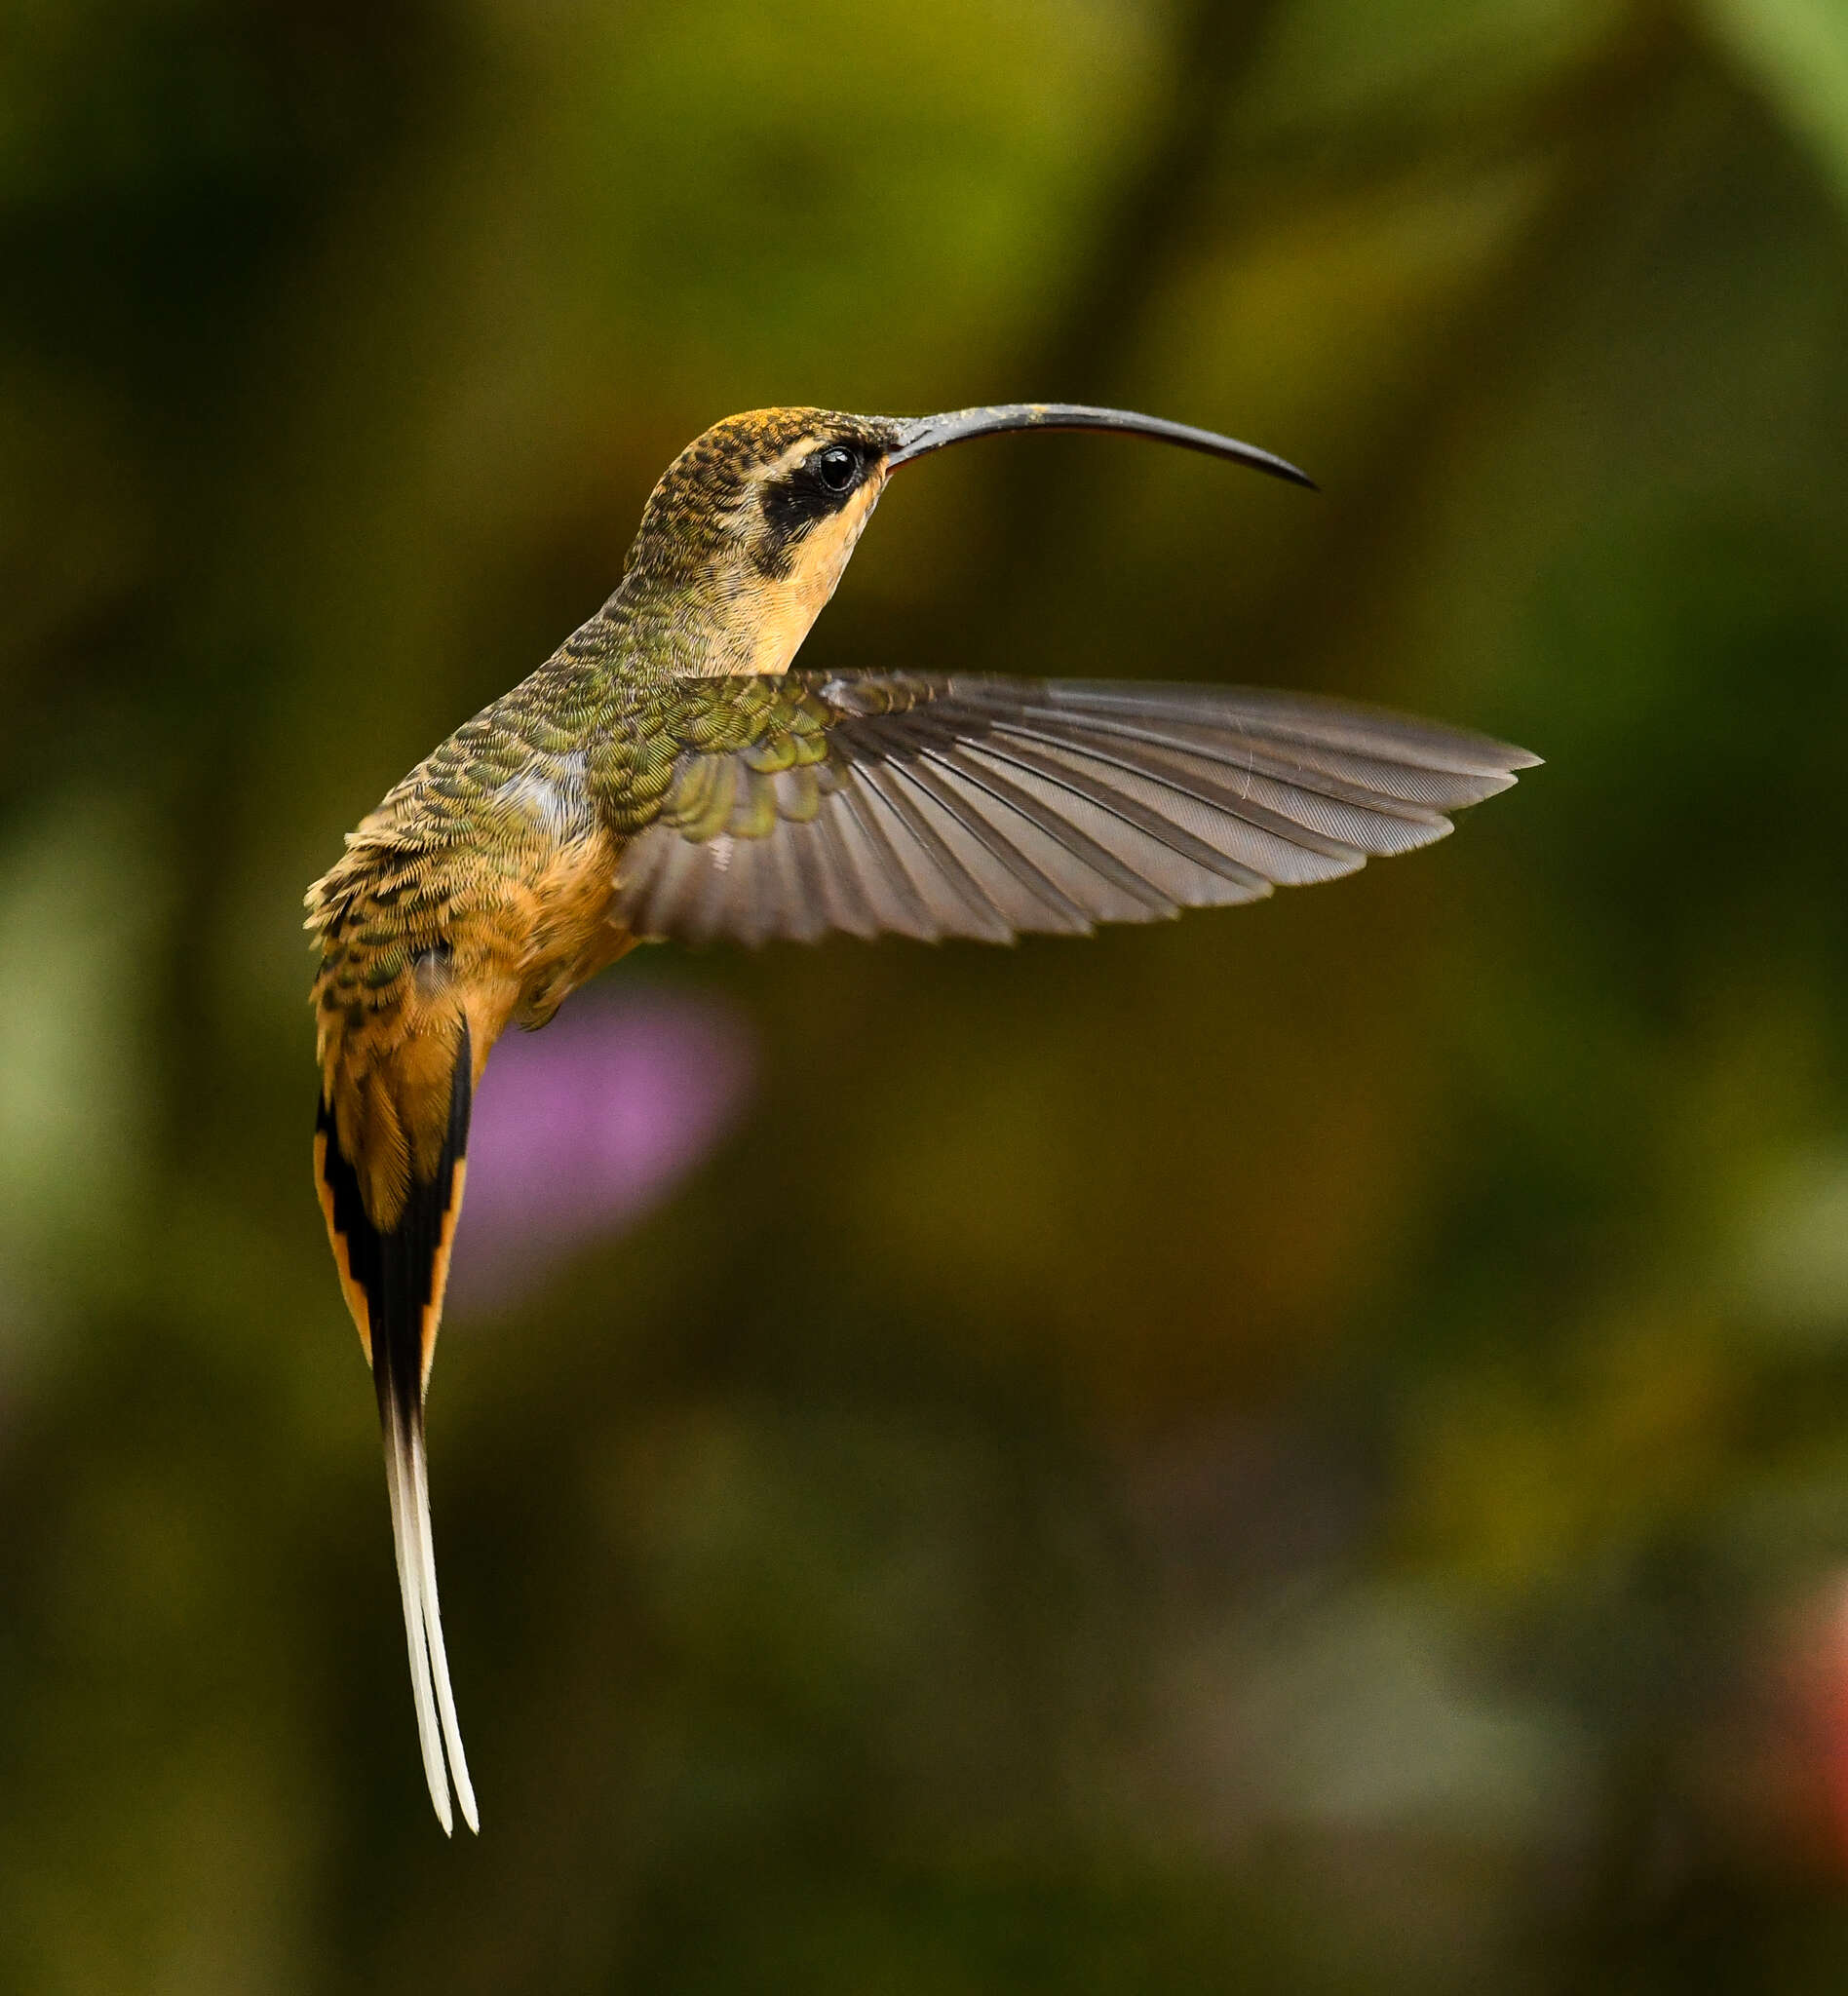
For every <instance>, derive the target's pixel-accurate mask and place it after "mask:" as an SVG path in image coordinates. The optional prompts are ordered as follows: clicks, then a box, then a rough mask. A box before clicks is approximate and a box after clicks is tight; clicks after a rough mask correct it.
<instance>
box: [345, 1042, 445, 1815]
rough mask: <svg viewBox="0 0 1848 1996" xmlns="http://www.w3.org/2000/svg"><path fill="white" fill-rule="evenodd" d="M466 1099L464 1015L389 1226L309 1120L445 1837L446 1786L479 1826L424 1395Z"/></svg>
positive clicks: (421, 1736) (422, 1741)
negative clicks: (442, 1572) (446, 1078)
mask: <svg viewBox="0 0 1848 1996" xmlns="http://www.w3.org/2000/svg"><path fill="white" fill-rule="evenodd" d="M470 1095H471V1060H470V1049H469V1033H468V1026H467V1024H466V1022H465V1023H464V1024H463V1026H462V1030H461V1036H460V1045H459V1047H458V1048H457V1051H456V1056H455V1063H454V1067H453V1070H452V1073H451V1076H450V1083H449V1107H448V1118H447V1126H446V1132H445V1134H444V1138H443V1145H442V1151H441V1156H440V1159H439V1161H438V1166H437V1170H436V1171H435V1173H434V1175H432V1176H431V1177H430V1178H428V1179H427V1180H426V1179H424V1178H423V1177H421V1176H420V1175H418V1174H417V1173H416V1172H415V1171H413V1172H412V1174H411V1180H410V1185H409V1189H408V1192H407V1194H406V1196H405V1198H404V1205H403V1208H402V1209H401V1211H400V1212H399V1214H398V1217H397V1220H396V1223H395V1224H394V1225H393V1226H391V1227H389V1228H386V1229H381V1228H379V1227H377V1226H375V1225H374V1224H373V1222H372V1220H371V1218H370V1216H369V1215H368V1214H367V1212H366V1203H365V1200H364V1198H363V1196H362V1193H361V1189H360V1176H359V1173H358V1171H356V1170H355V1167H354V1164H353V1162H352V1161H351V1160H350V1159H349V1157H348V1156H347V1154H346V1151H345V1149H344V1148H343V1146H342V1143H341V1140H340V1133H339V1132H338V1130H337V1128H336V1122H335V1115H334V1109H333V1105H332V1103H330V1102H329V1101H328V1100H327V1098H326V1097H325V1095H324V1097H323V1100H322V1104H321V1110H320V1114H319V1116H318V1117H317V1119H316V1126H315V1175H316V1180H317V1183H318V1186H319V1188H320V1191H321V1202H322V1207H323V1209H324V1211H325V1212H326V1214H327V1234H328V1238H329V1240H330V1241H331V1242H332V1244H333V1252H334V1259H335V1261H336V1262H337V1263H338V1265H339V1269H340V1275H341V1280H342V1286H343V1287H344V1288H345V1290H346V1298H347V1307H348V1308H349V1309H350V1310H351V1311H352V1313H353V1321H354V1323H355V1324H357V1325H358V1326H359V1332H360V1338H361V1341H362V1342H363V1343H364V1344H365V1346H366V1356H367V1358H368V1359H369V1360H370V1362H371V1366H372V1382H373V1385H374V1387H375V1388H376V1390H377V1394H378V1420H379V1430H380V1433H381V1436H382V1439H383V1440H384V1444H385V1480H386V1486H387V1491H388V1494H389V1495H390V1498H391V1507H392V1540H393V1545H394V1548H395V1550H396V1553H397V1555H398V1585H399V1592H400V1594H401V1595H402V1597H403V1601H404V1641H405V1647H406V1650H407V1652H408V1655H409V1659H410V1688H411V1695H412V1698H413V1699H414V1701H415V1704H416V1708H417V1738H418V1743H419V1745H420V1746H421V1747H422V1749H423V1763H424V1778H425V1780H426V1781H427V1782H428V1783H429V1785H430V1800H431V1804H432V1806H433V1807H434V1808H435V1810H436V1812H437V1821H438V1822H439V1823H442V1824H443V1831H444V1833H445V1834H447V1833H449V1832H450V1831H451V1829H452V1826H453V1824H452V1818H451V1812H450V1807H449V1787H450V1784H451V1782H453V1784H454V1785H455V1799H456V1801H457V1803H458V1804H459V1805H460V1807H461V1811H462V1820H463V1822H464V1823H467V1824H468V1826H469V1827H470V1828H471V1829H473V1830H476V1831H478V1832H479V1831H480V1829H481V1818H480V1815H479V1813H478V1812H477V1810H476V1806H475V1789H474V1786H473V1785H472V1784H471V1782H470V1780H469V1764H468V1759H467V1756H466V1755H465V1754H464V1753H463V1750H462V1729H461V1727H460V1726H459V1725H458V1724H457V1722H456V1715H455V1695H454V1693H453V1692H452V1691H451V1689H450V1687H449V1662H448V1657H447V1655H446V1653H445V1651H444V1648H443V1616H442V1612H441V1610H440V1608H439V1606H438V1602H437V1561H436V1553H435V1548H434V1544H433V1541H432V1538H431V1531H430V1478H429V1469H428V1465H427V1462H426V1459H425V1454H424V1415H423V1401H424V1387H425V1383H426V1381H427V1380H428V1379H429V1376H430V1362H431V1359H432V1357H433V1356H434V1354H435V1351H436V1342H437V1325H438V1323H439V1321H440V1320H441V1318H442V1315H443V1289H444V1287H445V1286H446V1284H447V1282H448V1275H449V1248H450V1245H451V1243H452V1242H453V1241H454V1239H455V1225H456V1219H457V1217H458V1215H459V1214H460V1212H461V1209H462V1186H463V1179H464V1177H465V1175H466V1171H467V1163H466V1151H467V1147H468V1132H469V1108H470ZM445 1752H446V1754H447V1764H446V1766H445V1764H444V1754H445Z"/></svg>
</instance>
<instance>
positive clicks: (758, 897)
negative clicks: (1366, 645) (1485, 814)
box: [616, 672, 1538, 943]
mask: <svg viewBox="0 0 1848 1996" xmlns="http://www.w3.org/2000/svg"><path fill="white" fill-rule="evenodd" d="M675 691H676V697H677V700H678V703H679V704H678V707H677V708H676V709H674V712H675V714H676V718H675V719H674V721H673V722H672V723H671V726H670V733H671V737H672V739H673V740H674V741H675V742H676V744H677V745H678V749H679V755H678V760H677V761H676V763H675V766H674V780H673V784H672V786H671V787H670V790H669V793H668V796H667V798H666V799H665V800H664V801H663V804H662V807H661V810H660V814H659V816H658V818H657V819H656V821H655V822H654V823H653V824H651V825H648V826H646V827H645V828H644V829H642V830H641V831H639V832H638V833H636V834H635V836H634V837H633V838H632V839H631V842H630V845H629V847H628V850H627V851H626V852H625V854H624V857H623V861H622V863H621V872H620V875H619V879H618V892H617V910H616V912H617V919H618V920H619V921H621V922H623V923H624V924H625V925H626V926H627V927H628V928H629V929H630V930H631V931H632V933H634V934H635V935H637V936H649V937H655V936H660V937H666V936H674V937H678V938H680V939H682V940H687V941H694V942H707V941H714V940H721V939H732V940H739V941H744V942H751V943H757V942H762V941H767V940H771V939H773V938H778V937H788V938H793V939H797V940H805V941H808V940H815V939H816V938H818V937H820V936H822V935H825V934H827V933H828V931H830V930H842V931H845V932H847V933H849V934H852V935H857V936H873V935H877V934H880V933H882V932H884V933H896V934H900V935H905V936H913V937H917V938H919V939H920V940H939V939H941V938H944V937H950V936H963V937H974V938H978V939H981V940H986V941H1005V940H1009V939H1010V938H1011V937H1013V936H1015V935H1019V934H1022V933H1027V932H1035V931H1038V932H1054V933H1065V934H1072V933H1082V932H1084V931H1086V930H1088V929H1089V928H1091V926H1092V925H1093V924H1094V923H1097V922H1147V921H1153V920H1156V919H1159V918H1161V917H1165V916H1169V915H1173V914H1174V913H1175V912H1177V911H1178V910H1179V909H1180V908H1183V907H1199V906H1206V905H1221V904H1226V903H1232V902H1247V901H1255V900H1258V899H1261V898H1262V897H1263V896H1265V895H1267V894H1269V893H1270V892H1271V891H1272V889H1273V887H1279V886H1297V885H1303V884H1307V883H1309V882H1313V881H1318V880H1330V879H1334V878H1336V877H1338V876H1339V875H1341V874H1344V873H1351V872H1353V871H1354V870H1355V869H1356V868H1357V867H1359V866H1361V865H1363V864H1365V863H1366V862H1367V859H1368V858H1371V857H1378V856H1383V855H1387V854H1394V853H1403V852H1409V851H1411V850H1413V849H1414V848H1416V847H1418V846H1422V845H1428V844H1429V843H1430V842H1431V841H1432V840H1434V839H1439V838H1442V837H1444V834H1445V833H1446V832H1448V831H1449V829H1450V820H1449V818H1448V817H1447V816H1446V815H1445V814H1446V813H1448V812H1452V811H1456V810H1460V809H1462V808H1464V807H1466V806H1468V805H1471V804H1476V803H1480V802H1482V800H1483V799H1484V798H1486V797H1490V796H1493V795H1494V794H1495V793H1496V792H1497V791H1499V790H1504V789H1506V788H1507V787H1509V786H1510V785H1511V784H1512V783H1514V781H1515V778H1516V773H1517V772H1518V771H1519V770H1521V769H1525V768H1529V767H1531V766H1532V765H1533V764H1534V763H1535V762H1536V761H1537V759H1538V758H1537V757H1534V756H1532V755H1529V754H1528V753H1526V751H1525V750H1523V749H1516V748H1513V747H1511V746H1510V745H1508V744H1506V743H1502V742H1494V741H1490V740H1489V739H1488V738H1486V737H1484V736H1481V735H1475V734H1470V733H1467V732H1465V731H1463V730H1461V729H1456V728H1448V727H1443V726H1440V725H1437V724H1435V723H1432V722H1427V721H1418V720H1412V719H1410V718H1408V717H1406V716H1405V715H1401V714H1392V713H1380V712H1375V711H1373V710H1369V709H1364V708H1355V707H1347V706H1343V705H1341V704H1340V703H1338V702H1332V701H1325V700H1319V699H1313V698H1308V697H1305V696H1301V695H1296V694H1285V693H1265V692H1257V691H1252V690H1251V689H1248V688H1235V687H1213V686H1180V685H1138V684H1133V683H1129V682H1108V681H1103V682H1094V681H1080V680H1031V679H1014V678H1000V677H995V678H984V677H981V676H976V675H943V676H922V675H914V674H898V673H835V674H831V675H822V674H815V673H801V672H791V673H788V674H786V675H784V676H783V677H782V678H781V679H777V680H772V681H766V680H762V679H697V680H695V679H689V680H683V681H679V682H676V688H675ZM671 705H672V703H671ZM741 745H742V746H741Z"/></svg>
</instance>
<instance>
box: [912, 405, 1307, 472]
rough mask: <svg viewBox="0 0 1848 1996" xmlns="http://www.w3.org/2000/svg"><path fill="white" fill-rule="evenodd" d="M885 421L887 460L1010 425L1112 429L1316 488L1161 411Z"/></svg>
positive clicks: (998, 409) (1262, 456)
mask: <svg viewBox="0 0 1848 1996" xmlns="http://www.w3.org/2000/svg"><path fill="white" fill-rule="evenodd" d="M890 421H891V422H892V425H893V427H894V428H895V429H896V430H897V431H898V433H899V441H898V443H897V444H896V445H895V446H894V447H893V448H892V449H891V450H889V451H888V452H887V453H886V463H887V464H888V465H901V464H909V463H910V461H911V460H912V458H914V457H924V456H926V455H928V454H929V453H930V452H931V451H933V450H943V449H945V448H947V446H948V445H950V444H952V443H967V442H968V441H970V440H971V439H972V438H975V437H1000V436H1004V435H1006V434H1007V433H1008V432H1009V431H1011V430H1112V431H1115V432H1116V433H1117V434H1118V435H1120V436H1124V437H1146V438H1148V439H1150V440H1151V441H1154V442H1156V443H1175V444H1178V445H1179V446H1180V448H1181V449H1183V450H1202V451H1205V452H1206V454H1207V455H1208V456H1209V457H1223V458H1226V459H1228V460H1229V461H1230V462H1231V463H1233V464H1242V465H1248V466H1250V468H1251V470H1252V471H1254V472H1264V473H1266V474H1268V475H1269V476H1270V477H1271V478H1273V479H1288V480H1290V483H1291V484H1292V485H1307V486H1308V487H1309V489H1310V490H1311V491H1314V490H1315V488H1316V481H1315V480H1314V479H1312V478H1311V477H1310V476H1309V475H1308V473H1307V472H1300V471H1298V470H1297V469H1296V467H1295V466H1294V465H1293V464H1290V463H1289V462H1287V461H1286V460H1285V459H1284V458H1281V457H1273V456H1272V455H1271V453H1270V452H1269V451H1268V450H1259V449H1258V448H1257V446H1256V445H1255V444H1252V443H1241V442H1239V441H1238V440H1237V439H1236V438H1234V437H1221V436H1219V435H1218V434H1217V433H1216V432H1215V431H1213V430H1196V429H1194V428H1193V427H1192V426H1191V425H1190V424H1187V423H1171V422H1169V421H1167V419H1166V418H1165V417H1162V416H1144V415H1140V414H1138V413H1137V412H1136V410H1135V409H1098V408H1092V407H1090V406H1089V405H1088V404H1087V403H1077V402H1004V403H991V404H990V405H989V406H988V407H986V408H980V409H951V410H950V411H949V412H948V413H947V414H945V415H941V416H894V417H892V418H890Z"/></svg>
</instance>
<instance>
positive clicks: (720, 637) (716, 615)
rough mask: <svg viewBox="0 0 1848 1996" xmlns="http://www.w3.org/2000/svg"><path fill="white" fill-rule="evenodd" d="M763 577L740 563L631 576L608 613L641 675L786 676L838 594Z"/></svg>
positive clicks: (714, 563)
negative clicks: (831, 597)
mask: <svg viewBox="0 0 1848 1996" xmlns="http://www.w3.org/2000/svg"><path fill="white" fill-rule="evenodd" d="M832 593H833V592H832V584H831V580H830V582H829V584H828V587H827V588H826V589H824V590H820V591H817V590H815V589H813V588H810V589H804V588H801V587H792V586H791V584H790V583H789V582H786V581H780V580H776V579H772V578H766V577H765V576H763V575H761V574H759V573H757V572H756V571H755V570H754V569H752V568H751V564H750V563H749V562H748V561H746V560H745V559H743V558H741V557H731V558H722V559H719V560H715V561H712V562H708V563H705V564H703V565H702V566H700V567H699V568H697V569H693V570H691V571H690V572H687V573H682V574H678V575H664V574H661V573H659V572H657V571H637V570H635V569H632V570H631V571H630V572H629V574H628V575H626V576H625V577H624V578H623V583H622V587H621V588H620V589H618V590H617V592H616V594H615V595H613V596H611V598H610V599H609V601H608V602H607V603H606V604H605V605H604V606H603V611H602V615H603V616H605V617H606V618H608V619H609V620H610V622H611V623H612V624H613V625H615V626H616V627H617V628H618V629H619V630H620V632H621V633H622V637H623V640H624V649H625V650H626V651H627V652H628V654H629V656H630V657H631V658H632V659H633V661H634V662H635V665H636V666H637V667H639V668H641V669H643V670H653V671H658V672H671V673H674V675H676V676H691V677H702V678H706V677H718V676H721V675H724V674H727V673H740V672H785V671H787V670H788V668H789V661H790V660H791V659H792V658H794V656H795V654H796V652H797V650H798V649H799V648H800V647H801V643H802V640H803V638H805V637H806V636H807V635H808V633H809V627H810V625H812V624H813V623H814V622H815V619H816V618H817V617H818V616H819V615H820V614H821V610H822V607H823V605H824V604H825V603H826V602H827V601H828V596H829V595H831V594H832Z"/></svg>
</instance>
